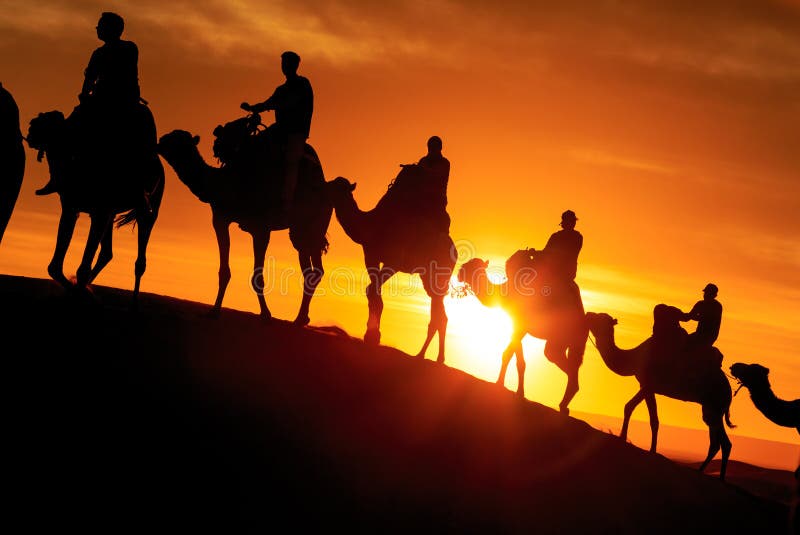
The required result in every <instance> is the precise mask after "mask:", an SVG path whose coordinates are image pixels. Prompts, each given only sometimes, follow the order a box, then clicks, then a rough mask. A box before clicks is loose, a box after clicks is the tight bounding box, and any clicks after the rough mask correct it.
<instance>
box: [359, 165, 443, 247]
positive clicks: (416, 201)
mask: <svg viewBox="0 0 800 535" xmlns="http://www.w3.org/2000/svg"><path fill="white" fill-rule="evenodd" d="M430 178H431V177H430V175H429V173H428V170H427V169H425V168H424V167H422V166H420V165H418V164H406V165H402V166H401V168H400V172H399V173H398V174H397V176H396V177H395V178H394V180H392V182H391V183H390V184H389V187H388V189H387V191H386V193H385V194H384V195H383V197H381V200H380V201H378V204H377V206H376V207H375V211H376V213H378V214H380V216H381V218H382V219H384V221H385V223H386V224H387V225H397V224H401V225H402V226H403V227H405V232H406V233H407V234H408V233H409V232H410V233H412V234H414V233H416V234H417V236H418V237H419V236H425V235H442V234H444V235H446V234H448V233H449V231H450V215H449V214H448V213H447V209H446V206H445V203H444V202H441V201H440V199H439V197H440V195H437V192H434V191H432V188H431V180H430ZM408 227H411V228H410V229H409V228H408Z"/></svg>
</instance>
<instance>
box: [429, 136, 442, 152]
mask: <svg viewBox="0 0 800 535" xmlns="http://www.w3.org/2000/svg"><path fill="white" fill-rule="evenodd" d="M441 153H442V138H440V137H439V136H431V137H430V138H429V139H428V154H441Z"/></svg>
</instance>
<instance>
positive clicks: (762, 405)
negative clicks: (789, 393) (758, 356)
mask: <svg viewBox="0 0 800 535" xmlns="http://www.w3.org/2000/svg"><path fill="white" fill-rule="evenodd" d="M731 375H733V376H734V377H736V379H738V380H739V382H740V383H741V384H742V386H744V387H745V388H747V390H749V391H750V399H752V400H753V405H755V406H756V408H757V409H758V410H759V411H760V412H761V414H763V415H764V416H766V417H767V419H768V420H769V421H771V422H772V423H774V424H776V425H780V426H782V427H794V428H795V429H796V430H797V432H798V433H800V399H795V400H792V401H786V400H783V399H780V398H779V397H778V396H776V395H775V393H774V392H773V391H772V387H771V386H770V384H769V378H768V376H769V369H768V368H765V367H764V366H761V365H760V364H744V363H742V362H737V363H735V364H733V365H732V366H731Z"/></svg>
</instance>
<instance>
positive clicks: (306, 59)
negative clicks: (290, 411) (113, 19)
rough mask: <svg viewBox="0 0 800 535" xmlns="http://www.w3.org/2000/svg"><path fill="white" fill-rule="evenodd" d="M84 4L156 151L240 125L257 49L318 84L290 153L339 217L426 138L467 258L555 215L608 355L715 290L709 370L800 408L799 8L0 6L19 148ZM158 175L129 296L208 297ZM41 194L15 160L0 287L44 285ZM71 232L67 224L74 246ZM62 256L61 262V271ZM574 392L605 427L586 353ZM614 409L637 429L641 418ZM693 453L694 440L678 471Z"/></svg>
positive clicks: (239, 266)
mask: <svg viewBox="0 0 800 535" xmlns="http://www.w3.org/2000/svg"><path fill="white" fill-rule="evenodd" d="M103 10H114V11H117V12H118V13H120V14H121V15H123V17H125V19H126V32H125V35H124V37H125V38H127V39H130V40H133V41H135V42H136V43H137V44H138V45H139V49H140V64H139V70H140V81H141V86H142V94H143V96H144V97H145V98H146V99H147V100H149V102H150V104H151V108H152V110H153V112H154V114H155V117H156V122H157V125H158V130H159V133H160V134H163V133H166V132H169V131H170V130H172V129H175V128H183V129H187V130H190V131H192V132H193V133H197V134H200V135H201V137H202V141H201V150H202V151H203V153H204V154H205V155H206V156H207V157H208V158H209V160H211V158H210V153H211V151H210V147H211V131H212V130H213V128H214V126H216V125H217V124H218V123H221V122H224V121H227V120H231V119H233V118H236V117H237V116H239V114H240V112H239V110H238V105H239V103H240V102H242V101H243V100H248V101H251V102H252V101H255V100H261V99H263V98H266V97H267V96H269V94H270V93H271V92H272V89H273V88H274V87H275V86H276V85H278V84H280V83H281V82H282V75H281V74H280V69H279V55H280V53H281V52H282V51H283V50H286V49H293V50H295V51H297V52H298V53H299V54H300V55H301V56H302V58H303V59H302V63H301V65H300V73H301V74H304V75H305V76H307V77H308V78H309V79H310V80H311V83H312V85H313V87H314V91H315V115H314V120H313V124H312V129H311V138H310V140H309V141H310V143H312V144H313V145H314V147H315V148H316V149H317V152H318V153H319V155H320V158H321V160H322V163H323V169H324V170H325V173H326V176H327V178H329V179H331V178H334V177H336V176H337V175H342V176H346V177H348V178H350V179H351V180H353V181H357V182H358V188H357V190H356V199H357V200H358V201H359V203H360V204H361V206H362V207H364V208H368V207H371V206H373V205H374V204H375V202H377V200H378V199H379V198H380V196H381V195H382V193H383V192H385V190H386V186H387V184H388V183H389V181H390V180H391V179H392V178H393V177H394V175H395V174H396V172H397V170H398V167H397V165H398V164H399V163H407V162H411V161H415V160H416V159H418V158H419V157H420V156H422V154H424V150H425V140H426V139H427V138H428V136H430V135H432V134H437V135H439V136H441V137H442V138H443V140H444V153H445V155H446V156H447V157H448V158H449V159H450V161H451V165H452V170H451V177H450V190H449V200H450V204H449V207H448V208H449V211H450V214H451V217H452V226H451V234H452V236H453V238H454V239H455V240H456V241H457V242H458V243H459V244H460V247H461V250H462V252H463V253H464V254H465V256H469V255H472V254H474V255H477V256H480V257H483V258H488V259H490V260H491V261H492V264H493V265H494V266H495V267H497V268H499V267H501V266H502V263H503V261H504V259H505V258H506V257H507V256H509V255H510V254H511V253H513V252H514V251H515V250H516V249H519V248H521V247H526V246H528V247H539V248H540V247H542V246H543V245H544V243H545V241H546V240H547V237H548V236H549V235H550V233H552V232H553V231H555V230H557V229H558V227H557V224H558V221H559V215H560V213H561V212H562V211H563V210H564V209H566V208H571V209H573V210H575V211H576V212H577V214H578V217H579V218H580V221H579V223H578V229H579V230H580V231H581V232H582V233H583V235H584V249H583V251H582V253H581V258H580V267H579V271H578V283H579V284H580V286H581V289H582V291H583V294H584V299H585V302H586V305H587V309H588V310H594V311H606V312H610V313H612V314H613V315H615V316H616V317H617V318H618V319H619V322H620V325H619V328H618V341H619V342H620V345H622V346H626V347H628V346H632V345H634V344H636V343H638V342H639V341H641V340H642V339H644V338H646V337H647V336H648V335H649V330H650V327H651V324H652V320H651V315H650V314H651V311H652V307H653V306H654V305H655V304H657V303H659V302H668V303H670V304H674V305H676V306H679V307H681V308H683V309H684V310H687V309H688V308H689V307H691V305H692V304H693V303H694V302H695V301H696V300H698V299H700V298H701V289H702V288H703V286H705V284H706V283H707V282H709V281H714V282H715V283H717V285H718V286H719V287H720V295H719V299H720V301H721V302H722V304H723V306H724V307H725V313H724V317H723V325H722V332H721V335H720V338H719V341H718V347H720V349H721V350H722V351H723V353H724V354H725V356H726V359H725V363H726V365H729V364H730V363H732V362H735V361H746V362H760V363H762V364H764V365H766V366H768V367H769V368H770V369H771V375H770V378H771V381H772V384H773V387H774V389H775V391H776V392H777V393H778V394H779V395H781V396H783V397H787V398H794V397H797V396H798V395H800V388H798V386H797V385H800V365H798V359H800V355H799V354H798V348H800V329H798V327H797V325H798V320H800V270H799V269H798V268H800V247H798V239H797V235H798V233H799V232H800V216H798V215H797V214H798V210H799V209H800V187H798V185H797V184H798V171H800V161H799V160H798V156H797V155H798V154H800V127H798V125H799V124H800V120H799V117H800V5H798V3H797V2H788V1H783V2H767V1H755V0H754V1H751V2H744V1H738V0H710V1H707V2H702V3H699V2H688V1H677V2H676V1H663V2H648V3H647V7H645V6H644V3H641V2H633V1H631V2H577V1H575V2H572V1H564V2H530V1H524V2H523V1H520V2H503V3H502V4H499V3H491V2H437V1H432V2H421V1H420V2H416V1H407V2H400V3H396V4H387V5H377V3H373V2H327V1H318V2H263V1H259V2H257V1H254V0H240V1H237V2H223V1H211V0H206V1H196V2H188V1H174V2H170V3H168V4H165V3H162V2H155V1H149V0H147V1H137V2H130V1H129V2H125V1H116V2H113V1H112V2H94V1H83V2H73V1H68V0H63V1H52V2H32V1H29V0H0V13H2V14H1V15H0V81H2V82H3V85H4V86H5V87H6V88H7V89H9V90H10V91H11V92H12V94H14V95H15V97H16V99H17V102H18V104H19V106H20V111H21V119H22V123H23V130H25V129H26V127H27V123H28V121H29V120H30V119H31V118H32V117H33V116H34V115H35V114H36V113H38V112H40V111H46V110H51V109H61V110H64V111H68V110H70V109H71V108H72V106H74V105H75V104H76V103H77V98H76V97H77V94H78V92H79V90H80V86H81V82H82V73H83V69H84V68H85V66H86V62H87V61H88V58H89V55H90V54H91V52H92V50H94V48H95V47H97V46H99V44H100V43H99V42H98V41H97V39H96V36H95V35H94V26H95V24H96V20H97V17H98V15H99V14H100V12H101V11H103ZM268 118H269V117H265V119H268ZM167 171H168V176H167V185H166V193H165V197H164V203H163V205H162V211H161V215H160V217H159V220H158V222H157V224H156V228H155V231H154V234H153V238H152V240H151V244H150V248H149V258H148V271H147V274H146V275H145V278H144V281H143V290H144V291H148V292H155V293H163V294H168V295H173V296H177V297H181V298H187V299H194V300H198V301H203V302H211V301H212V300H213V297H214V295H215V292H216V271H217V252H216V242H215V240H214V236H213V232H212V229H211V225H210V210H209V208H208V206H207V205H204V204H202V203H200V202H199V201H198V200H197V199H196V198H194V197H193V196H192V195H191V193H190V192H189V191H188V189H187V188H186V187H185V186H184V185H183V184H181V183H180V182H179V181H178V180H177V179H176V178H175V176H174V174H173V173H172V170H171V169H170V168H169V167H168V166H167ZM45 181H46V169H45V166H44V164H37V163H36V161H35V154H34V153H33V152H32V151H30V150H29V151H28V166H27V173H26V178H25V182H24V185H23V191H22V193H21V195H20V199H19V201H18V203H17V208H16V212H15V214H14V216H13V217H12V219H11V223H10V225H9V228H8V231H7V232H6V236H5V238H4V241H3V244H2V247H1V248H0V272H3V273H10V274H17V275H27V276H37V277H43V276H46V275H45V266H46V265H47V262H48V261H49V257H50V255H51V253H52V247H53V244H54V242H55V229H56V222H57V217H58V199H57V198H56V197H55V196H51V197H48V198H40V197H36V196H34V195H33V191H34V190H35V189H36V188H37V187H40V186H41V185H43V184H44V183H45ZM87 226H88V222H87V221H86V219H85V218H83V219H81V222H80V227H79V234H78V235H77V236H76V240H75V244H76V245H77V246H78V247H80V245H82V239H83V236H84V235H85V232H86V227H87ZM329 238H330V241H331V249H330V252H329V254H328V255H327V256H326V257H325V259H324V260H325V267H326V270H327V275H326V281H325V283H324V284H323V286H322V288H321V289H322V290H323V291H325V293H324V294H323V295H318V296H317V297H316V298H315V300H314V301H313V302H312V309H311V316H312V321H313V322H314V323H315V324H332V323H336V324H338V325H341V326H342V327H344V328H345V329H346V330H348V332H350V333H352V334H354V335H359V336H360V335H361V334H362V332H363V328H364V325H365V323H366V316H367V306H366V299H365V298H364V296H363V288H364V286H365V284H364V277H363V274H362V273H363V272H362V270H363V266H362V260H361V250H360V247H358V246H356V245H355V244H353V243H352V242H351V241H350V240H349V239H348V238H347V237H346V236H345V235H344V233H343V232H342V230H341V227H340V226H339V224H338V222H336V221H335V220H334V221H333V222H332V224H331V228H330V237H329ZM115 240H116V249H115V254H116V256H115V259H114V261H113V262H112V264H111V265H110V266H109V267H108V268H107V269H106V271H105V272H104V273H103V274H102V275H101V277H100V278H99V279H98V281H97V282H98V284H105V285H111V286H119V287H123V288H130V287H132V278H133V256H134V254H135V234H132V233H131V232H130V231H127V230H125V231H121V232H118V233H117V235H116V236H115ZM232 247H233V249H232V255H233V257H232V269H233V277H234V278H233V280H232V282H231V286H230V289H229V291H228V295H227V297H226V301H225V305H226V306H230V307H235V308H241V309H245V310H252V311H255V310H257V306H256V300H255V298H254V296H253V295H252V294H251V293H250V292H249V289H248V286H247V279H248V272H249V269H250V267H251V263H252V260H251V258H250V251H251V246H250V243H249V241H248V237H247V236H246V235H244V234H243V233H241V232H239V231H238V230H235V229H234V230H233V244H232ZM79 253H80V250H79V248H74V251H73V253H71V255H70V257H69V258H68V261H69V264H68V266H67V270H68V272H70V273H71V272H74V269H75V267H76V265H77V259H78V254H79ZM268 256H270V257H271V259H272V260H271V261H272V262H273V265H274V266H275V270H274V271H275V272H276V274H280V273H284V274H285V273H286V271H285V270H286V269H292V268H293V269H295V270H296V269H297V268H296V263H295V258H296V256H295V254H294V251H293V250H292V249H291V246H290V245H289V242H288V236H286V235H285V233H276V234H274V235H273V239H272V242H271V245H270V249H269V250H268ZM343 281H344V282H343ZM331 284H334V286H333V287H332V286H331ZM342 284H345V286H347V287H348V288H347V291H345V292H342V291H339V290H340V289H341V286H342ZM408 284H409V282H408V278H402V279H401V280H400V281H399V282H397V283H396V286H395V289H396V291H395V292H394V293H396V294H398V295H395V296H392V295H389V296H387V298H386V303H387V307H386V310H385V312H384V318H383V331H384V338H383V340H384V342H385V343H387V344H391V345H396V346H397V347H399V348H401V349H403V350H406V351H409V352H415V351H416V350H417V349H418V345H419V344H420V343H421V341H422V338H423V337H424V331H425V325H426V322H427V306H428V304H427V300H426V298H425V296H424V293H422V292H421V290H419V289H417V290H416V291H414V292H411V293H412V294H413V295H412V296H410V297H409V296H405V295H399V294H403V293H406V294H407V293H409V292H408V291H406V290H408ZM387 293H389V294H391V293H392V292H391V291H390V292H387ZM342 294H345V295H342ZM299 299H300V283H299V278H298V277H297V276H296V273H295V275H294V276H293V277H290V278H289V279H288V286H286V288H285V291H283V292H281V291H279V288H276V290H275V291H274V292H273V293H272V294H271V295H270V296H269V298H268V302H269V304H270V306H271V308H272V311H273V313H274V314H275V315H276V316H278V317H282V318H287V319H291V318H293V317H294V314H295V312H296V307H297V306H298V305H299ZM447 308H448V313H449V315H450V318H451V321H450V326H449V327H450V331H449V340H448V351H449V355H448V363H449V364H451V365H452V366H455V367H458V368H461V369H464V370H466V371H468V372H470V373H473V374H475V375H477V376H479V377H482V378H486V379H494V378H495V376H496V373H497V369H498V367H499V353H500V351H501V349H502V347H503V340H502V337H501V336H498V334H497V333H496V331H497V330H498V329H499V330H502V329H503V327H504V323H503V321H504V320H503V318H502V315H497V313H496V312H492V311H488V310H486V309H480V308H478V306H477V305H476V304H475V302H474V301H473V300H472V299H463V300H448V302H447ZM476 318H478V319H479V320H482V321H476ZM688 327H689V328H690V329H692V328H693V324H688ZM526 345H527V354H528V359H529V366H528V370H529V373H528V377H527V382H528V384H527V385H526V386H527V388H526V391H527V393H528V396H529V397H530V398H531V399H534V400H536V401H540V402H543V403H546V404H548V405H550V406H555V405H556V404H557V402H558V400H559V399H560V395H561V393H562V392H563V388H564V384H565V377H564V375H563V374H562V373H561V372H560V371H558V370H557V368H555V366H553V365H552V364H550V363H548V362H546V361H545V360H544V358H543V357H542V356H541V350H540V348H541V344H540V343H539V342H538V341H536V340H530V339H528V340H527V342H526ZM510 376H511V377H510V378H509V381H508V383H507V384H508V386H509V387H511V388H513V387H515V380H516V379H515V377H514V376H515V374H514V373H512V374H510ZM581 386H582V389H581V391H580V392H579V393H578V395H577V397H576V398H575V400H574V402H573V404H572V407H574V408H575V409H576V410H580V411H585V412H594V413H600V414H611V415H615V416H619V415H621V412H622V406H623V404H624V403H625V401H626V400H627V399H628V398H629V397H630V396H631V395H633V393H634V392H635V390H636V383H635V380H634V379H632V378H620V377H617V376H615V375H613V374H612V373H611V372H609V371H608V370H607V369H606V368H605V367H604V365H603V364H602V362H601V361H600V358H599V356H598V355H597V353H596V351H595V350H594V348H591V347H590V348H589V349H588V351H587V356H586V359H585V364H584V366H583V368H582V369H581ZM659 409H660V414H661V420H662V422H664V423H668V424H673V425H679V426H684V427H693V428H703V427H704V426H703V424H702V422H701V420H700V409H699V407H698V406H697V405H693V404H684V403H680V402H673V401H670V400H667V399H665V398H659ZM732 411H733V419H734V421H735V422H736V423H738V424H739V428H738V429H737V430H736V433H740V434H742V435H748V436H755V437H762V438H768V439H771V440H779V441H784V442H793V443H797V434H796V433H795V432H794V431H792V430H789V429H782V428H778V427H776V426H774V425H773V424H771V423H770V422H768V421H766V420H765V419H764V418H763V417H762V416H761V415H760V413H758V412H757V411H756V410H755V409H754V408H753V407H752V404H751V403H750V401H749V400H748V399H747V398H746V396H745V395H740V396H738V397H737V398H735V399H734V403H733V407H732ZM635 417H636V418H646V412H645V410H644V407H642V408H641V409H639V411H637V413H636V414H635ZM703 452H704V449H703V447H702V445H701V449H699V450H698V451H697V456H698V458H699V457H701V456H702V454H703ZM733 455H734V457H735V456H736V449H735V443H734V452H733Z"/></svg>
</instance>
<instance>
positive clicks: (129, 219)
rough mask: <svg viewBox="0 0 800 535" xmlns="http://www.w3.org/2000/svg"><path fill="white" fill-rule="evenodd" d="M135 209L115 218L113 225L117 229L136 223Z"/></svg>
mask: <svg viewBox="0 0 800 535" xmlns="http://www.w3.org/2000/svg"><path fill="white" fill-rule="evenodd" d="M136 215H137V214H136V208H134V209H133V210H128V211H127V212H125V213H124V214H120V215H119V216H117V219H115V220H114V225H115V226H116V227H117V228H120V227H124V226H125V225H130V224H131V223H136Z"/></svg>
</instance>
